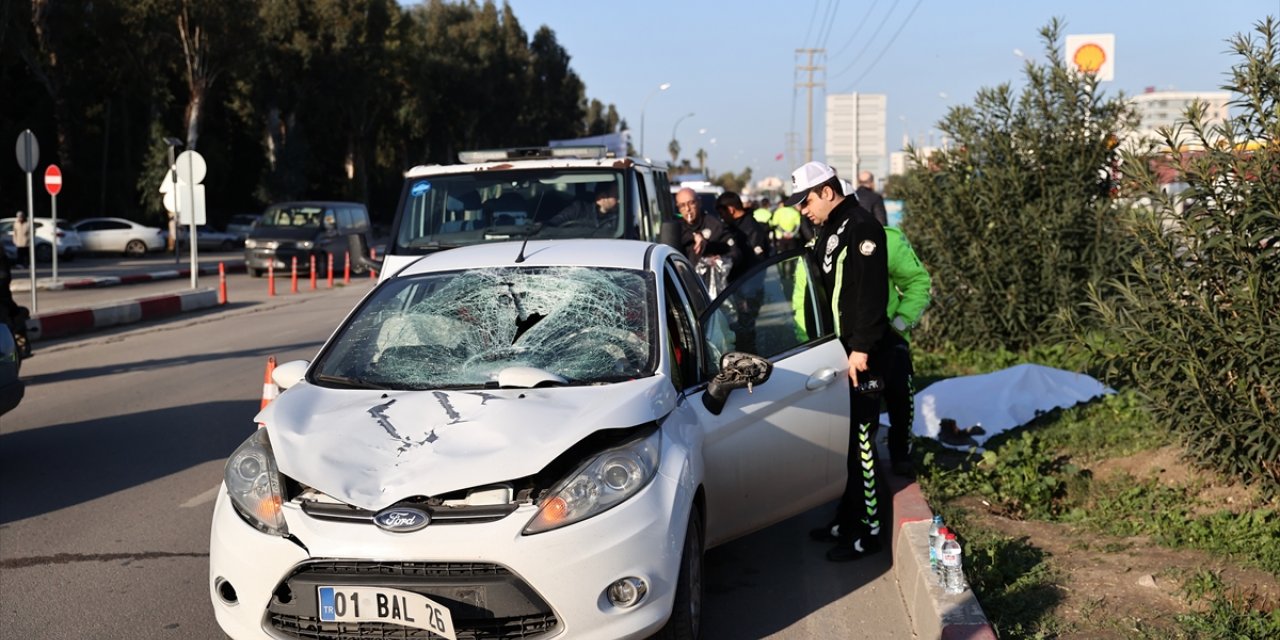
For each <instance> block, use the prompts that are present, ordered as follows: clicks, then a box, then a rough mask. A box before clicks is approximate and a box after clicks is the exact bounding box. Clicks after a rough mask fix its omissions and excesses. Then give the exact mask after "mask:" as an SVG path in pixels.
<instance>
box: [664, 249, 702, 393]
mask: <svg viewBox="0 0 1280 640" xmlns="http://www.w3.org/2000/svg"><path fill="white" fill-rule="evenodd" d="M665 273H666V275H665V276H664V278H663V285H664V287H665V288H666V291H667V296H666V310H665V313H666V316H667V336H668V338H669V340H668V347H667V348H668V353H667V357H668V360H669V361H670V362H671V376H672V378H673V380H672V381H673V382H674V383H675V386H676V388H677V389H683V388H685V387H687V386H689V385H692V384H694V383H696V382H697V381H698V343H697V339H698V338H697V333H695V332H694V329H693V314H692V312H691V310H690V309H689V307H688V305H687V303H686V302H685V301H684V299H683V298H681V297H680V289H681V287H680V286H678V285H677V284H676V281H675V280H674V279H673V277H672V273H671V269H667V270H666V272H665Z"/></svg>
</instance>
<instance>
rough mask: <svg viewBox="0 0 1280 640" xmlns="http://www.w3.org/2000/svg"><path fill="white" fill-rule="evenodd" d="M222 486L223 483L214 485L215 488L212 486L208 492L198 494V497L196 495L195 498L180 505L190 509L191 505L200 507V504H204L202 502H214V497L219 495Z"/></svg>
mask: <svg viewBox="0 0 1280 640" xmlns="http://www.w3.org/2000/svg"><path fill="white" fill-rule="evenodd" d="M221 488H222V485H218V486H216V487H214V488H212V489H210V490H208V491H206V492H204V493H202V494H200V495H198V496H196V497H194V498H192V499H190V500H188V501H186V502H184V503H182V504H181V505H179V506H181V507H183V508H184V509H190V508H191V507H198V506H200V505H202V504H204V503H206V502H213V499H214V498H216V497H218V489H221Z"/></svg>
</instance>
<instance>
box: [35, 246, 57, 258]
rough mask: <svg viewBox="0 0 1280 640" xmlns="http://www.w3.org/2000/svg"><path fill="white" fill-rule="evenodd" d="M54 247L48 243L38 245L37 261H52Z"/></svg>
mask: <svg viewBox="0 0 1280 640" xmlns="http://www.w3.org/2000/svg"><path fill="white" fill-rule="evenodd" d="M52 261H53V247H52V246H50V245H47V244H41V245H36V262H52Z"/></svg>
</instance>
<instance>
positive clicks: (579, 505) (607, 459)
mask: <svg viewBox="0 0 1280 640" xmlns="http://www.w3.org/2000/svg"><path fill="white" fill-rule="evenodd" d="M661 449H662V430H661V429H654V431H653V433H651V434H649V435H647V436H645V437H643V438H638V439H635V440H632V441H630V442H627V443H626V444H623V445H621V446H618V447H614V448H612V449H608V450H606V451H603V452H601V453H599V454H597V455H596V456H595V457H593V458H591V459H590V460H588V461H587V462H586V463H585V464H583V465H582V466H580V467H578V469H577V470H576V471H574V472H573V473H571V474H569V476H568V477H567V478H566V479H564V480H562V481H560V483H559V484H557V485H556V486H555V488H553V489H552V490H551V492H550V493H549V494H548V496H547V497H546V498H544V499H543V500H542V503H541V504H540V505H539V508H538V513H537V514H535V515H534V516H533V519H531V520H529V524H528V525H526V526H525V528H524V533H525V534H534V533H542V532H544V531H550V530H552V529H558V528H560V527H563V526H565V525H568V524H573V523H575V522H580V521H582V520H586V519H587V518H590V517H592V516H595V515H599V514H601V513H604V512H605V511H608V510H609V509H612V508H613V507H615V506H617V505H619V504H621V503H623V502H625V501H626V500H627V499H628V498H630V497H631V496H634V495H635V494H636V493H638V492H639V491H640V490H641V489H643V488H644V487H645V486H647V485H648V484H649V481H650V480H653V477H654V476H655V475H657V474H658V460H659V456H660V453H659V452H660V451H661Z"/></svg>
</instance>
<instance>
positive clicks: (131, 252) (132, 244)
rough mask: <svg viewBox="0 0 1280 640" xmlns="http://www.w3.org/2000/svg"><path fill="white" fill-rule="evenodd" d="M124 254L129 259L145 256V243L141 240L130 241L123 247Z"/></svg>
mask: <svg viewBox="0 0 1280 640" xmlns="http://www.w3.org/2000/svg"><path fill="white" fill-rule="evenodd" d="M124 254H125V255H126V256H129V257H130V258H141V257H142V256H145V255H147V243H145V242H143V241H141V240H130V241H129V244H126V245H124Z"/></svg>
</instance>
